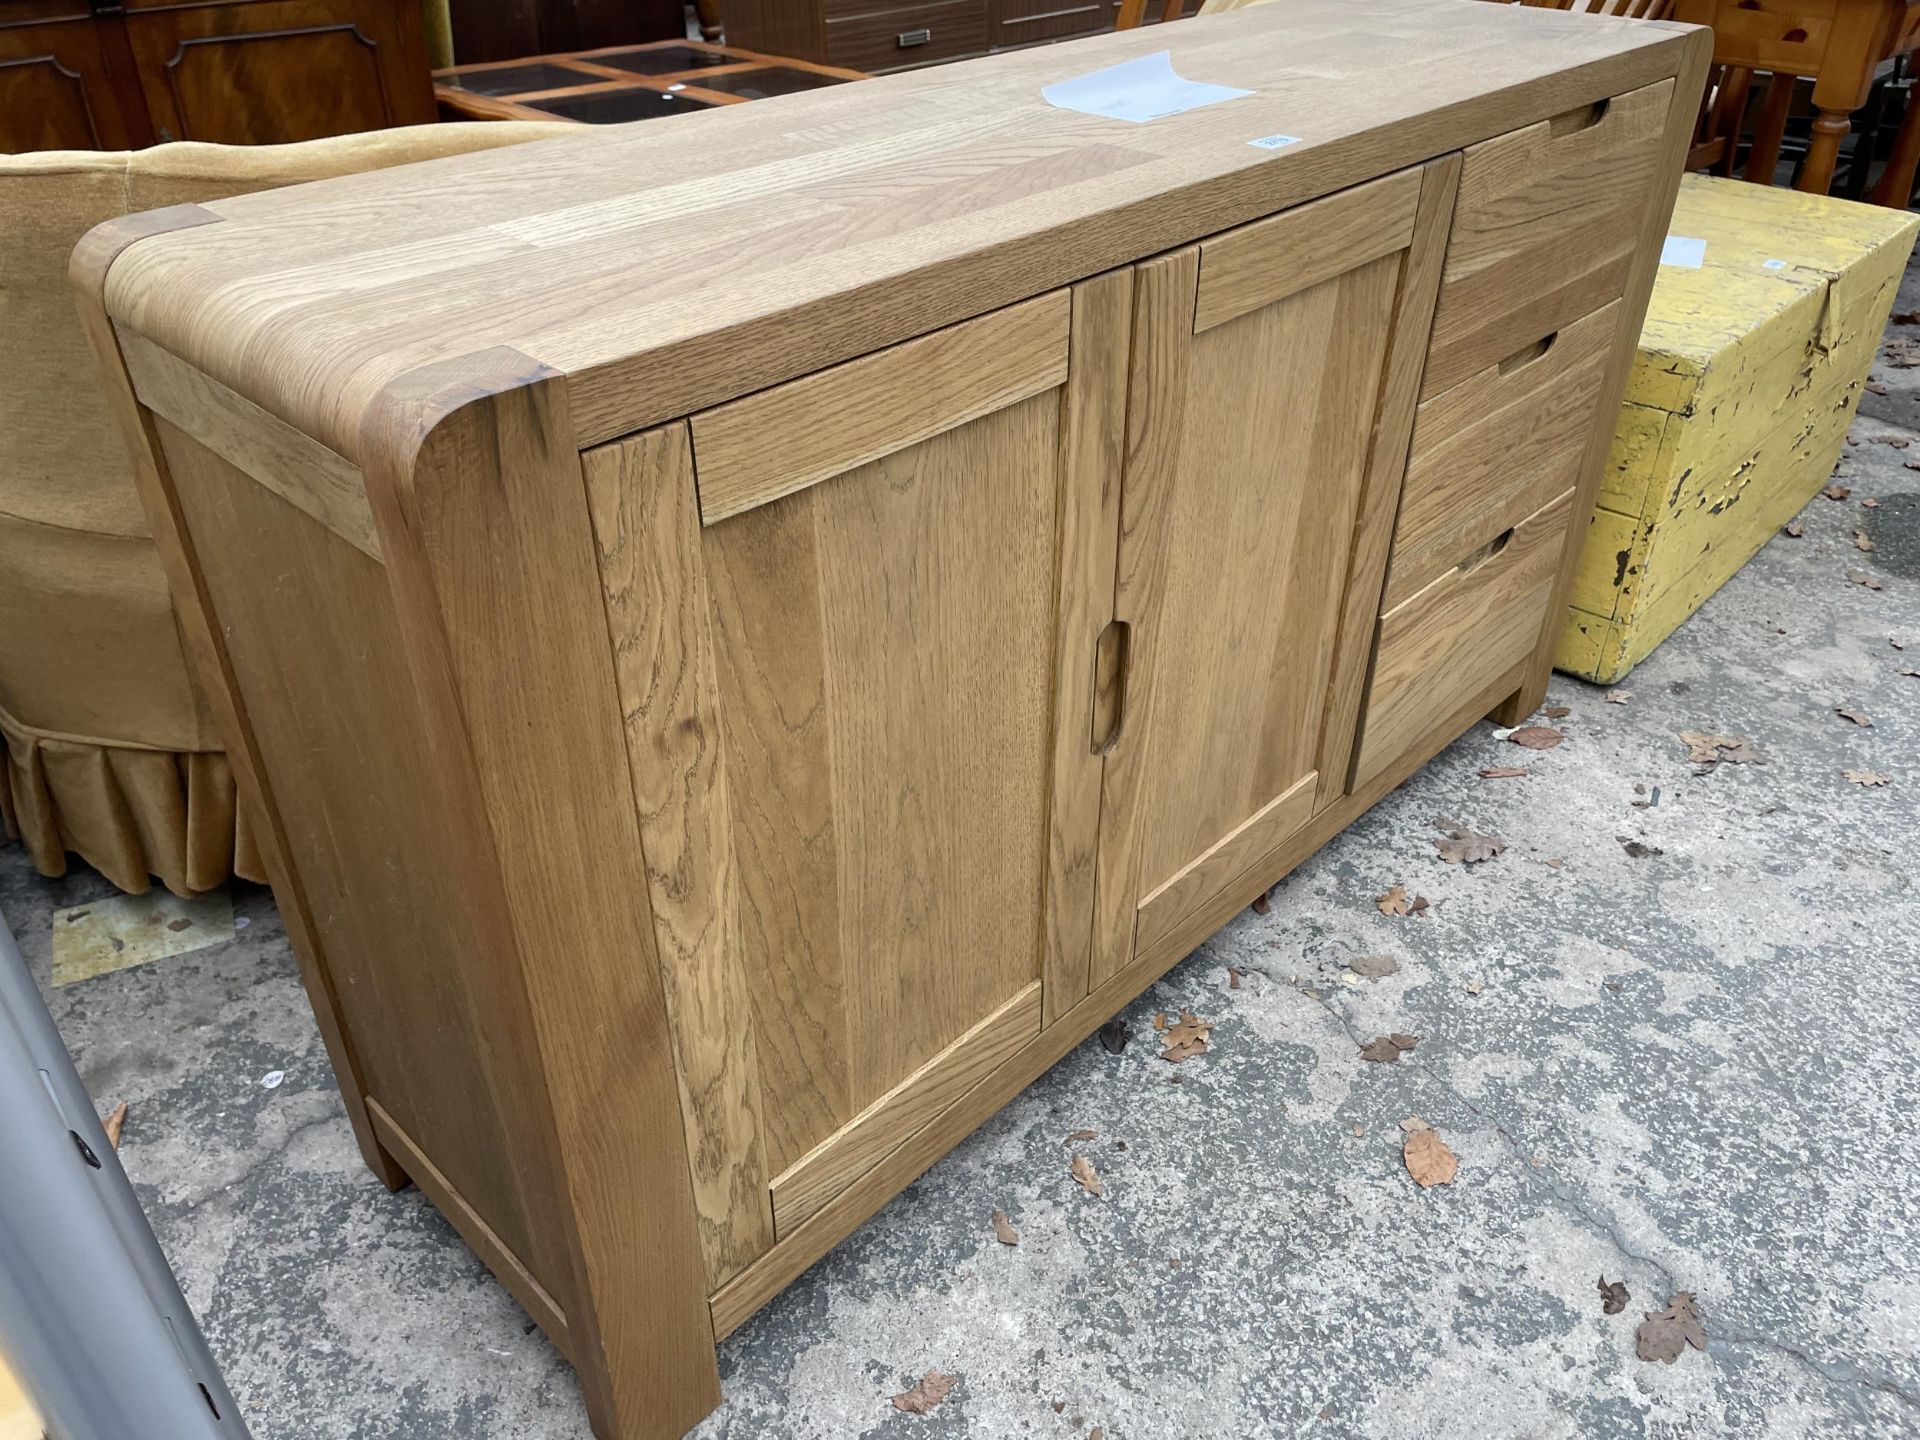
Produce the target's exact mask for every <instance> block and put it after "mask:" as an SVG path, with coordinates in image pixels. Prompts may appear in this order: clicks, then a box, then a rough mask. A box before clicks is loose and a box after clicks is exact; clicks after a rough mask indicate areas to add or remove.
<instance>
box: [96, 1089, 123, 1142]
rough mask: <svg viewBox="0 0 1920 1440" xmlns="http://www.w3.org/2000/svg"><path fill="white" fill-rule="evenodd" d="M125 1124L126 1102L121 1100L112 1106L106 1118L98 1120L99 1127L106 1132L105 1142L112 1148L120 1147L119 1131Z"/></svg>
mask: <svg viewBox="0 0 1920 1440" xmlns="http://www.w3.org/2000/svg"><path fill="white" fill-rule="evenodd" d="M126 1126H127V1102H126V1101H124V1100H122V1101H121V1102H120V1103H119V1104H118V1105H116V1106H114V1107H113V1110H112V1112H111V1113H109V1114H108V1116H107V1118H106V1119H105V1120H103V1121H101V1122H100V1128H101V1129H102V1130H105V1131H106V1132H107V1143H108V1144H109V1145H111V1146H112V1147H113V1148H114V1149H116V1150H118V1149H119V1148H120V1132H121V1131H122V1130H124V1129H126Z"/></svg>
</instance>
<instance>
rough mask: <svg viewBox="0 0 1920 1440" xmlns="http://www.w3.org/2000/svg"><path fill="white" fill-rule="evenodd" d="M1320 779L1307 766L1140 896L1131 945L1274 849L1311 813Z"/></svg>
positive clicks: (1170, 924) (1169, 925)
mask: <svg viewBox="0 0 1920 1440" xmlns="http://www.w3.org/2000/svg"><path fill="white" fill-rule="evenodd" d="M1319 781H1320V776H1319V774H1318V772H1315V771H1308V772H1307V773H1306V774H1305V775H1303V776H1301V777H1300V778H1299V779H1298V780H1296V781H1294V782H1293V784H1291V785H1289V786H1288V787H1287V788H1286V789H1285V790H1283V791H1281V792H1280V794H1278V795H1276V796H1275V797H1274V798H1273V799H1272V800H1269V801H1268V802H1267V803H1266V804H1265V805H1263V806H1261V807H1260V808H1259V809H1258V810H1256V811H1254V812H1253V814H1251V815H1249V816H1248V817H1247V818H1246V819H1245V820H1243V821H1242V822H1241V823H1240V824H1239V825H1237V826H1235V827H1234V828H1233V829H1232V830H1229V831H1228V832H1227V833H1226V834H1225V835H1223V836H1222V837H1221V838H1220V841H1219V843H1218V844H1216V845H1214V846H1213V848H1212V849H1210V850H1208V851H1207V852H1206V853H1205V854H1202V855H1197V856H1195V857H1194V858H1193V860H1191V861H1190V862H1189V863H1188V864H1187V865H1186V866H1185V867H1184V868H1183V869H1181V870H1180V871H1178V872H1177V873H1176V874H1174V875H1173V876H1172V877H1171V878H1170V879H1168V880H1167V881H1166V882H1165V883H1164V884H1162V885H1161V886H1160V887H1159V888H1158V889H1156V890H1154V892H1153V893H1152V894H1150V895H1148V896H1146V897H1144V898H1143V899H1142V900H1141V901H1140V919H1139V922H1138V927H1137V929H1136V930H1135V933H1134V945H1135V946H1136V947H1137V948H1138V949H1142V950H1144V949H1147V948H1148V947H1150V946H1152V945H1153V944H1154V943H1155V942H1156V941H1158V940H1159V939H1160V937H1161V936H1163V935H1165V934H1166V933H1167V932H1168V931H1169V930H1171V929H1173V928H1174V927H1175V926H1176V925H1178V924H1179V923H1180V921H1181V920H1183V919H1185V918H1186V917H1187V916H1188V915H1190V914H1192V913H1193V912H1194V911H1196V910H1200V909H1204V908H1205V907H1206V905H1207V903H1208V902H1209V901H1211V900H1212V899H1213V898H1214V897H1215V895H1217V894H1218V893H1219V891H1220V890H1221V889H1223V888H1224V887H1225V886H1226V884H1227V882H1228V881H1229V880H1232V879H1234V878H1235V877H1237V876H1238V875H1240V874H1241V873H1242V872H1243V871H1244V870H1246V868H1247V866H1248V862H1249V861H1250V860H1251V859H1252V858H1253V857H1255V856H1257V855H1264V854H1266V853H1267V852H1268V851H1270V850H1273V849H1274V848H1275V847H1276V846H1278V845H1279V844H1280V842H1281V841H1283V840H1285V839H1286V838H1287V836H1289V835H1291V834H1292V833H1293V832H1294V831H1296V830H1298V829H1299V828H1300V827H1301V826H1302V825H1304V824H1306V823H1307V821H1308V820H1309V819H1311V818H1312V816H1313V806H1314V799H1315V796H1316V795H1317V794H1318V791H1319ZM1248 898H1249V899H1251V898H1252V897H1251V896H1249V897H1248Z"/></svg>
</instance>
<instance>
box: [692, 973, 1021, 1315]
mask: <svg viewBox="0 0 1920 1440" xmlns="http://www.w3.org/2000/svg"><path fill="white" fill-rule="evenodd" d="M1040 991H1041V986H1040V982H1039V981H1035V982H1034V983H1033V984H1031V985H1029V986H1028V987H1027V988H1026V989H1024V990H1022V991H1021V992H1020V993H1019V994H1017V995H1015V996H1014V997H1013V998H1012V999H1011V1000H1009V1001H1007V1003H1006V1004H1004V1005H1002V1006H1001V1007H1000V1008H999V1009H998V1010H996V1011H994V1012H993V1013H992V1014H991V1015H989V1016H987V1017H986V1018H985V1019H984V1020H982V1021H980V1022H979V1023H978V1024H977V1025H975V1026H974V1027H973V1028H972V1029H971V1030H968V1031H967V1032H965V1033H964V1034H962V1035H961V1036H960V1037H959V1038H958V1039H956V1040H955V1041H954V1042H953V1043H952V1044H951V1045H949V1046H947V1048H946V1049H944V1050H942V1051H941V1052H940V1053H939V1054H937V1055H935V1056H934V1057H933V1058H932V1059H930V1060H928V1061H927V1062H926V1064H924V1065H922V1066H921V1067H920V1068H919V1069H918V1070H916V1071H914V1072H913V1074H911V1075H909V1076H907V1078H906V1079H904V1080H902V1081H901V1082H900V1083H899V1084H898V1085H896V1086H894V1087H893V1089H891V1090H889V1091H888V1092H887V1093H886V1094H884V1095H882V1096H881V1097H880V1098H879V1099H878V1100H875V1101H874V1102H873V1103H872V1104H871V1105H869V1106H868V1107H867V1108H866V1109H865V1110H863V1111H861V1112H860V1113H859V1114H858V1115H856V1116H854V1117H853V1118H852V1119H851V1120H849V1121H848V1122H847V1123H846V1124H845V1125H842V1126H841V1127H840V1128H839V1129H838V1130H836V1131H835V1132H834V1133H833V1134H832V1135H831V1136H829V1137H828V1138H827V1139H826V1140H825V1141H823V1142H822V1143H821V1144H820V1145H818V1146H816V1147H815V1148H814V1149H813V1150H811V1151H809V1152H808V1153H807V1154H805V1155H803V1156H801V1157H800V1159H799V1160H797V1161H795V1162H794V1163H793V1164H792V1165H789V1166H788V1167H787V1168H786V1169H785V1170H784V1171H782V1172H781V1173H780V1174H779V1175H776V1176H775V1177H774V1180H773V1220H774V1229H775V1231H776V1233H777V1234H780V1235H786V1234H789V1233H791V1232H792V1231H793V1230H794V1229H795V1228H797V1227H798V1226H800V1225H802V1224H804V1223H805V1222H806V1221H807V1219H808V1218H809V1217H811V1216H813V1215H815V1214H817V1213H818V1212H819V1210H820V1207H821V1206H823V1205H825V1204H826V1203H827V1202H828V1201H829V1200H831V1199H832V1198H833V1197H834V1196H835V1195H837V1194H839V1193H840V1192H841V1191H842V1190H844V1189H846V1187H847V1186H848V1185H849V1184H851V1183H852V1182H853V1181H854V1180H856V1179H858V1178H859V1177H860V1176H861V1175H862V1174H864V1173H865V1172H866V1171H868V1170H870V1169H872V1168H873V1166H874V1164H875V1163H876V1162H878V1161H879V1160H880V1159H881V1158H882V1157H884V1156H885V1155H886V1154H887V1152H888V1151H890V1150H893V1149H895V1148H896V1147H897V1146H899V1145H900V1144H901V1143H902V1142H903V1141H905V1140H907V1139H908V1138H909V1137H911V1136H912V1134H913V1133H914V1132H915V1131H916V1130H918V1129H919V1128H920V1127H921V1126H922V1125H925V1124H926V1123H927V1122H928V1121H929V1120H931V1119H932V1118H933V1117H934V1116H935V1115H937V1114H939V1113H940V1112H941V1111H942V1110H944V1109H946V1108H947V1106H949V1105H950V1104H952V1103H953V1102H954V1101H955V1100H957V1099H958V1098H959V1097H960V1096H961V1095H962V1094H964V1093H965V1092H966V1091H968V1090H969V1089H971V1088H972V1087H973V1086H974V1085H975V1084H977V1083H978V1082H979V1081H980V1080H981V1079H982V1078H983V1077H984V1076H986V1075H987V1074H988V1073H990V1072H991V1071H993V1070H995V1069H996V1068H998V1067H999V1066H1000V1065H1001V1064H1002V1063H1003V1062H1005V1061H1006V1060H1007V1058H1008V1057H1009V1056H1011V1055H1012V1054H1013V1053H1014V1052H1015V1051H1017V1050H1019V1049H1020V1047H1021V1046H1023V1045H1025V1044H1026V1043H1027V1042H1028V1041H1030V1040H1032V1039H1033V1038H1034V1036H1036V1035H1038V1034H1039V1033H1040V1020H1041V1005H1040ZM714 1288H715V1289H716V1290H718V1289H719V1288H721V1287H719V1286H715V1287H714Z"/></svg>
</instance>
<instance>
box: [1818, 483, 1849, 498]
mask: <svg viewBox="0 0 1920 1440" xmlns="http://www.w3.org/2000/svg"><path fill="white" fill-rule="evenodd" d="M1820 493H1821V494H1822V495H1824V496H1826V497H1827V499H1829V500H1844V499H1846V498H1847V497H1848V496H1849V495H1851V494H1853V487H1852V486H1851V485H1842V484H1841V483H1840V482H1839V481H1838V480H1836V481H1834V482H1833V483H1832V484H1831V485H1829V486H1827V487H1826V488H1825V489H1824V490H1822V491H1821V492H1820Z"/></svg>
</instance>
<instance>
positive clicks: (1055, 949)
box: [1042, 271, 1133, 1024]
mask: <svg viewBox="0 0 1920 1440" xmlns="http://www.w3.org/2000/svg"><path fill="white" fill-rule="evenodd" d="M1132 323H1133V275H1132V272H1131V271H1120V272H1119V273H1117V274H1111V275H1103V276H1101V277H1099V278H1098V279H1095V280H1090V281H1088V282H1087V283H1086V284H1084V285H1076V286H1074V288H1073V333H1072V342H1071V352H1072V355H1071V361H1070V367H1069V372H1068V378H1067V386H1066V389H1065V391H1064V392H1063V394H1062V396H1061V404H1062V407H1063V414H1062V419H1061V423H1062V425H1063V426H1064V427H1065V431H1066V439H1065V442H1064V444H1063V446H1062V449H1061V463H1060V498H1059V501H1058V503H1057V506H1056V513H1057V515H1058V523H1059V529H1060V561H1059V567H1058V575H1057V580H1056V588H1055V596H1054V605H1053V652H1054V659H1053V673H1054V685H1055V694H1054V705H1053V784H1052V803H1051V805H1050V807H1049V810H1048V815H1047V894H1046V957H1045V960H1044V961H1043V964H1042V970H1043V973H1044V975H1045V977H1046V986H1045V995H1044V999H1045V1009H1046V1016H1045V1021H1046V1023H1048V1024H1051V1023H1052V1022H1053V1021H1054V1020H1055V1019H1057V1018H1058V1017H1059V1016H1060V1015H1062V1014H1063V1013H1065V1012H1066V1011H1067V1010H1068V1009H1070V1008H1072V1007H1073V1006H1074V1005H1077V1004H1078V1003H1079V1002H1080V1000H1081V999H1082V998H1083V997H1084V996H1085V995H1086V993H1087V990H1088V988H1089V986H1090V985H1091V983H1092V982H1091V974H1090V969H1089V967H1090V966H1091V964H1092V958H1093V950H1092V947H1093V916H1094V903H1095V902H1094V882H1095V878H1096V875H1097V873H1098V859H1099V835H1100V779H1101V770H1102V768H1103V766H1102V761H1101V758H1100V755H1099V754H1097V753H1096V752H1095V748H1094V743H1093V737H1094V736H1095V735H1096V734H1097V735H1103V736H1105V735H1114V734H1117V733H1118V727H1119V726H1120V725H1121V724H1122V723H1124V717H1123V716H1122V715H1121V714H1120V713H1119V712H1118V710H1117V709H1116V708H1115V707H1116V706H1117V705H1118V703H1119V701H1120V699H1121V696H1120V695H1119V694H1118V692H1117V691H1116V690H1115V689H1114V688H1113V683H1114V682H1115V681H1117V680H1118V679H1119V678H1120V677H1118V676H1117V675H1115V674H1113V673H1111V672H1110V673H1109V675H1108V680H1109V685H1108V687H1107V689H1106V690H1105V694H1104V699H1105V702H1106V706H1105V708H1104V710H1103V709H1102V695H1101V694H1100V693H1097V691H1098V680H1099V673H1098V670H1097V668H1096V665H1095V657H1094V652H1095V649H1096V647H1097V646H1098V645H1099V641H1100V636H1101V635H1102V634H1103V633H1104V632H1105V631H1106V628H1107V626H1108V624H1109V622H1110V621H1111V620H1112V619H1113V591H1114V567H1115V566H1116V565H1117V564H1118V561H1119V548H1120V477H1121V474H1122V465H1123V451H1124V448H1125V443H1126V420H1127V392H1126V384H1127V359H1128V347H1129V345H1130V343H1131V333H1132ZM1114 658H1115V659H1116V660H1117V657H1114Z"/></svg>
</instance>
